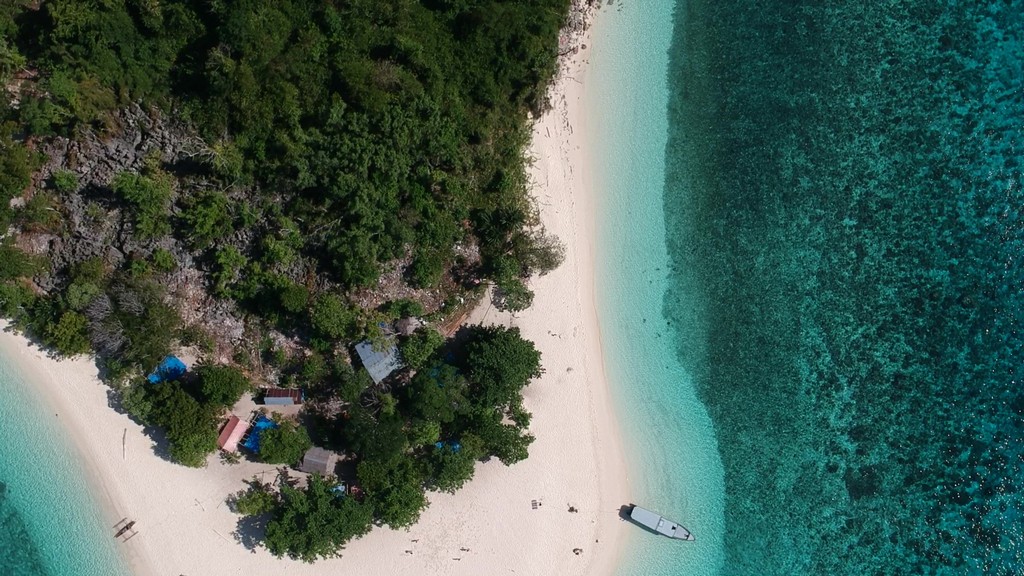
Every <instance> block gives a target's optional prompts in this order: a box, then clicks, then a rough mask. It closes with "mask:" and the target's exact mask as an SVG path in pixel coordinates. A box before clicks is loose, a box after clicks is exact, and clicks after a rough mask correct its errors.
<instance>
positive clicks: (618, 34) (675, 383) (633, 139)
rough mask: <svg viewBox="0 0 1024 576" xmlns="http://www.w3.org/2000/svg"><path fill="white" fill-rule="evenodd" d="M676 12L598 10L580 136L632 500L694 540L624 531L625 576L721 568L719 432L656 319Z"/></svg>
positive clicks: (665, 263)
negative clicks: (589, 157) (584, 135)
mask: <svg viewBox="0 0 1024 576" xmlns="http://www.w3.org/2000/svg"><path fill="white" fill-rule="evenodd" d="M672 9H673V2H672V1H671V0H658V1H657V2H623V3H619V2H616V3H615V4H613V5H611V7H610V8H605V9H604V10H603V11H602V13H601V14H600V15H599V16H598V24H597V26H596V28H595V30H594V40H593V50H592V52H591V54H590V58H591V69H590V76H589V77H588V80H587V81H588V84H587V91H588V92H587V99H588V111H587V112H588V117H587V124H588V127H587V131H588V137H589V138H591V141H592V142H593V143H594V144H593V146H592V154H593V155H594V158H593V165H594V166H595V167H596V169H597V171H598V173H597V174H596V178H595V179H594V182H595V184H596V185H597V186H598V189H597V190H596V195H597V197H598V206H597V209H598V214H599V215H600V216H599V221H598V226H599V230H598V232H599V246H598V255H599V257H598V262H597V278H598V280H597V286H596V287H597V296H598V308H599V310H598V313H599V316H600V320H601V331H602V345H603V347H604V357H605V361H606V370H607V375H608V378H609V382H610V385H611V388H612V390H613V395H614V397H615V400H616V405H617V411H618V413H619V417H620V418H619V420H620V423H621V425H622V428H623V433H624V435H625V445H626V446H627V447H628V450H627V454H626V456H627V460H628V462H627V464H628V466H629V469H630V470H636V471H641V472H639V473H633V474H631V475H630V479H629V480H630V488H631V490H632V495H633V502H634V503H636V504H641V505H643V506H645V507H648V508H652V509H654V510H658V511H659V512H661V513H662V514H665V515H666V516H668V517H671V518H673V519H675V520H678V521H680V522H682V523H683V525H684V526H686V527H687V528H689V529H690V530H691V531H693V532H694V533H695V534H696V537H697V542H696V543H695V544H690V543H680V542H675V541H671V540H669V539H667V538H659V537H655V536H653V535H651V534H648V533H646V532H642V531H640V530H639V529H637V530H635V531H629V532H628V533H629V535H630V538H631V541H630V543H629V552H628V557H627V558H625V559H624V562H623V564H622V569H621V571H620V574H621V575H622V576H631V575H637V576H640V575H644V576H669V575H676V574H687V575H692V576H702V575H711V574H715V573H717V568H718V567H719V566H720V564H721V562H722V554H721V550H722V537H723V533H724V527H723V523H722V519H723V491H724V488H723V484H722V482H723V480H722V466H721V462H720V461H719V458H718V453H717V448H716V444H715V433H714V430H713V429H712V426H711V420H710V419H709V417H708V414H707V412H706V411H705V410H704V408H703V405H702V404H701V402H700V400H699V399H698V397H697V395H696V394H697V391H696V388H695V386H694V381H693V378H692V375H691V374H690V373H689V372H688V371H687V370H685V369H684V368H683V367H682V366H681V365H680V363H679V361H678V359H677V353H676V346H675V340H674V329H673V326H672V325H671V324H670V323H669V322H668V321H667V320H666V319H665V318H664V317H663V315H662V302H663V299H664V295H665V292H666V291H667V290H668V288H669V286H668V284H667V282H668V278H669V267H670V260H669V255H668V253H667V252H666V248H665V222H664V214H663V203H662V192H663V190H664V181H665V146H666V141H667V138H668V123H667V115H666V109H667V106H668V101H669V91H668V85H667V82H666V70H667V68H668V49H669V45H670V43H671V40H672ZM610 112H613V113H610ZM624 504H626V503H624Z"/></svg>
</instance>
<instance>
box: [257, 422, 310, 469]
mask: <svg viewBox="0 0 1024 576" xmlns="http://www.w3.org/2000/svg"><path fill="white" fill-rule="evenodd" d="M312 446H313V442H312V441H311V440H310V439H309V433H308V432H306V429H305V428H303V427H301V426H299V425H297V424H296V423H295V422H292V421H291V420H285V421H283V422H280V423H279V426H278V427H277V428H271V429H269V430H264V431H263V433H262V434H260V460H263V461H264V462H266V463H268V464H287V465H292V464H295V463H296V462H298V461H299V460H300V459H302V455H303V454H305V453H306V450H309V449H310V448H311V447H312Z"/></svg>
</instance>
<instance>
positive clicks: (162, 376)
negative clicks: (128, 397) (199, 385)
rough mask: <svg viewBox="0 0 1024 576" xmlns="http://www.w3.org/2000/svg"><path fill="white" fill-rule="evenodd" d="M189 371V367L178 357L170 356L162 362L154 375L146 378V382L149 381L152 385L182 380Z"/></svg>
mask: <svg viewBox="0 0 1024 576" xmlns="http://www.w3.org/2000/svg"><path fill="white" fill-rule="evenodd" d="M187 370H188V367H187V366H185V363H184V362H182V361H181V359H179V358H178V357H177V356H168V357H167V358H164V359H163V361H162V362H160V365H159V366H157V367H156V370H154V371H153V373H152V374H150V375H149V376H146V380H149V382H150V383H151V384H159V383H161V382H169V381H171V380H177V379H178V378H181V377H182V376H184V375H185V372H186V371H187Z"/></svg>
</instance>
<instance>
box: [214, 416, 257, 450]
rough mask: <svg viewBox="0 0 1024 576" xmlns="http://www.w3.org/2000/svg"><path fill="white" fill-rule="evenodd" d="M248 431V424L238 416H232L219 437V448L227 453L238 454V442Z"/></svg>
mask: <svg viewBox="0 0 1024 576" xmlns="http://www.w3.org/2000/svg"><path fill="white" fill-rule="evenodd" d="M248 429H249V423H248V422H243V421H242V420H241V419H240V418H239V417H238V416H235V415H232V416H231V418H228V423H227V424H225V425H224V429H223V430H221V431H220V436H218V437H217V446H218V447H219V448H220V449H221V450H223V451H225V452H238V442H239V441H240V440H241V439H242V436H245V431H246V430H248Z"/></svg>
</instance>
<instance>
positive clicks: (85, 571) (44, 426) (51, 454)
mask: <svg viewBox="0 0 1024 576" xmlns="http://www.w3.org/2000/svg"><path fill="white" fill-rule="evenodd" d="M0 398H3V402H0V482H2V483H3V486H4V488H3V490H2V492H0V575H2V576H119V575H127V574H128V570H127V569H126V568H125V566H124V563H123V561H122V559H121V558H120V557H119V556H118V551H117V549H116V547H115V546H116V544H115V542H114V539H113V538H112V532H110V531H109V530H108V528H109V527H108V526H107V525H106V524H107V522H106V520H105V519H104V518H103V517H102V516H101V515H100V513H99V511H98V509H97V507H96V505H95V503H94V501H93V499H92V497H91V495H90V494H89V492H88V490H87V485H86V482H85V479H84V477H83V472H82V468H81V466H80V465H79V462H78V461H77V460H76V458H77V455H76V454H75V452H74V447H73V446H72V445H70V439H69V438H68V436H67V434H66V433H65V432H64V430H63V429H61V428H60V427H59V426H58V422H57V418H56V417H55V416H54V414H53V413H52V412H49V411H48V410H46V409H45V407H44V406H42V405H41V404H40V402H39V400H38V398H36V397H35V396H34V395H33V394H32V391H31V389H30V388H29V387H28V385H27V384H25V382H24V379H23V378H22V377H21V376H20V375H19V374H17V373H16V372H15V371H14V369H13V368H12V366H11V365H10V363H9V362H7V361H6V360H5V359H4V357H3V355H2V354H0Z"/></svg>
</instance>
